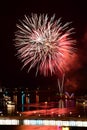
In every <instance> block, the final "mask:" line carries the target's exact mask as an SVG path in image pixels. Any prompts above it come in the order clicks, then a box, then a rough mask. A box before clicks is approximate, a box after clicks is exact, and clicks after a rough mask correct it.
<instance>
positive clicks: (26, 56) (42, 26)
mask: <svg viewBox="0 0 87 130" xmlns="http://www.w3.org/2000/svg"><path fill="white" fill-rule="evenodd" d="M69 24H70V22H67V23H65V24H64V25H62V22H61V18H59V19H58V20H55V15H53V16H52V17H51V18H50V19H49V18H48V15H47V14H46V15H44V14H42V15H39V16H38V15H37V14H32V15H31V17H29V16H26V15H25V17H24V19H23V20H22V21H20V23H19V24H17V31H16V33H15V46H16V48H17V55H18V57H19V59H21V61H22V62H23V67H25V66H28V65H29V68H28V72H29V71H30V69H31V68H33V67H35V66H36V68H37V69H36V74H37V72H38V71H40V73H43V74H44V75H45V76H46V75H48V74H49V73H50V74H51V75H52V74H56V73H58V72H61V73H63V72H65V70H66V66H67V65H68V61H67V59H69V57H71V56H72V53H74V52H75V48H74V46H73V45H74V43H75V40H73V39H72V38H71V34H72V33H73V28H69Z"/></svg>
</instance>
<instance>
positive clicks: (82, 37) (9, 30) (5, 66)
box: [0, 0, 87, 90]
mask: <svg viewBox="0 0 87 130" xmlns="http://www.w3.org/2000/svg"><path fill="white" fill-rule="evenodd" d="M10 4H11V5H9V3H8V4H7V7H6V8H5V7H4V8H3V9H2V10H1V16H0V17H1V21H0V22H1V44H0V49H1V51H0V59H1V63H0V81H1V84H2V85H5V86H7V87H11V86H13V87H15V86H26V85H27V86H31V87H32V86H34V87H36V86H43V87H44V85H48V86H49V85H51V84H52V86H54V85H56V84H57V82H56V79H55V77H53V76H52V77H48V78H46V77H44V76H42V75H38V76H37V77H35V69H33V70H31V71H30V73H29V74H28V73H27V71H26V69H23V70H22V71H21V69H20V68H21V63H20V61H19V60H18V59H17V58H16V56H15V52H16V50H15V48H14V46H13V43H14V40H13V39H14V32H15V29H16V23H17V21H18V20H19V19H20V18H23V17H24V15H25V14H29V15H30V14H31V13H32V12H34V13H38V14H40V13H48V15H49V16H51V15H53V14H54V13H55V14H56V17H57V18H59V17H62V19H63V21H64V22H71V21H72V26H73V27H74V28H75V30H76V34H75V39H77V47H78V48H79V51H78V53H79V59H80V62H78V63H76V64H75V69H74V70H71V71H70V72H69V73H68V74H67V75H66V81H67V82H66V84H65V85H66V86H68V87H69V86H70V85H71V86H72V87H73V89H75V90H77V89H80V87H82V88H83V86H82V85H84V88H86V86H87V81H86V76H87V72H86V70H87V67H86V65H87V59H86V56H87V52H86V49H87V45H86V42H87V32H86V31H87V30H86V26H87V16H86V11H87V10H86V7H85V3H82V2H81V3H80V2H79V3H76V2H73V1H70V2H69V3H68V2H67V3H65V2H62V1H61V2H59V3H58V2H57V3H56V2H53V1H51V2H50V1H49V0H48V1H47V2H46V1H42V2H41V1H39V2H34V1H32V2H30V3H21V4H17V3H15V5H12V3H10ZM13 4H14V3H13ZM44 82H45V83H44ZM67 83H68V85H67ZM68 87H67V89H68ZM69 89H71V90H72V88H69Z"/></svg>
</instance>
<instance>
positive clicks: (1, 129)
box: [0, 125, 87, 130]
mask: <svg viewBox="0 0 87 130" xmlns="http://www.w3.org/2000/svg"><path fill="white" fill-rule="evenodd" d="M64 128H67V129H64ZM0 130H87V128H86V127H85V128H83V127H70V128H69V127H59V126H28V125H26V126H24V125H21V126H0Z"/></svg>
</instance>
